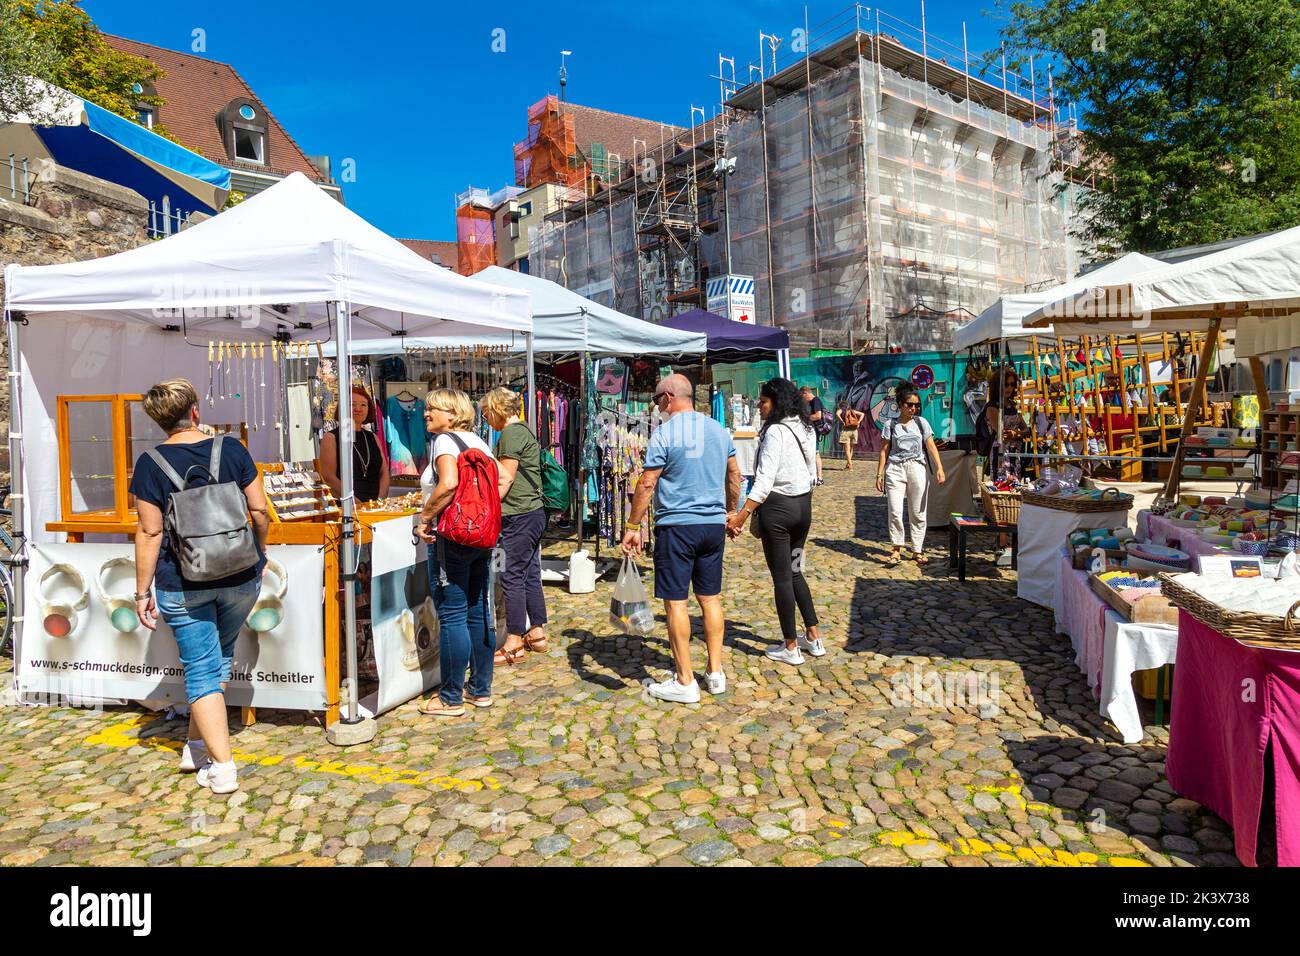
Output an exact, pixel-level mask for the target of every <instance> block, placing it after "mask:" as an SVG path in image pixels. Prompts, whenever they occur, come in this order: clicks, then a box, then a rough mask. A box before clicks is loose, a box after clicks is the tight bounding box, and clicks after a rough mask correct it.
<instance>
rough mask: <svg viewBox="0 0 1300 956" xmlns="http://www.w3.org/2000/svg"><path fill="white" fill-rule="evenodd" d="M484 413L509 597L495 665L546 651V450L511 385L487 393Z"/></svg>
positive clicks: (504, 583)
mask: <svg viewBox="0 0 1300 956" xmlns="http://www.w3.org/2000/svg"><path fill="white" fill-rule="evenodd" d="M480 405H481V406H482V408H483V416H484V417H485V418H486V419H487V423H488V424H489V425H491V426H492V430H493V431H497V432H500V433H501V436H500V437H499V438H498V439H497V448H496V457H497V465H498V467H499V468H500V469H501V475H500V479H499V483H498V487H499V489H500V491H501V539H500V547H501V550H502V551H504V552H505V569H504V570H503V572H502V574H501V589H502V591H503V592H504V594H505V600H506V643H505V646H503V647H502V648H501V650H499V651H497V652H496V656H495V657H494V658H493V663H495V664H518V663H519V662H520V661H522V660H523V659H524V651H525V648H526V649H527V650H530V651H537V652H542V651H545V650H546V629H545V625H546V621H547V617H546V598H545V596H544V595H543V594H542V558H541V551H540V548H541V543H542V535H543V534H545V533H546V508H545V506H544V501H543V497H542V448H541V445H539V444H538V443H537V437H536V436H535V435H534V434H533V431H532V429H531V428H529V427H528V426H527V425H526V424H524V421H523V419H522V418H521V417H520V407H519V405H520V398H519V396H518V395H516V394H515V393H514V392H512V391H511V390H510V389H508V388H494V389H493V390H492V391H490V392H488V393H487V394H486V395H485V396H483V399H482V401H481V402H480Z"/></svg>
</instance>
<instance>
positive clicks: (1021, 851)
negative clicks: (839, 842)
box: [876, 830, 1148, 867]
mask: <svg viewBox="0 0 1300 956" xmlns="http://www.w3.org/2000/svg"><path fill="white" fill-rule="evenodd" d="M876 839H877V840H878V841H879V842H880V844H881V845H882V846H892V847H898V848H899V849H902V848H903V847H905V846H917V847H921V846H936V847H938V848H939V849H940V850H942V851H943V852H944V855H945V856H951V855H953V854H956V855H958V856H984V855H986V854H989V853H991V854H993V856H994V857H995V858H997V859H999V860H1007V861H1010V862H1013V863H1028V864H1029V865H1031V866H1088V867H1090V866H1096V865H1097V863H1098V862H1099V861H1100V860H1101V857H1099V856H1098V855H1097V854H1095V853H1071V852H1069V851H1068V850H1053V849H1052V848H1051V847H1045V846H1042V847H1027V846H1018V847H1013V846H1012V845H1011V844H1009V843H988V842H986V841H984V840H977V839H974V838H971V839H969V840H967V839H963V838H961V837H958V838H957V839H955V840H953V842H952V843H948V842H946V841H944V840H932V839H930V838H929V837H923V836H918V835H917V834H915V833H913V832H912V831H910V830H890V831H888V832H886V833H880V834H877V836H876ZM1109 863H1110V865H1111V866H1147V865H1148V864H1147V863H1146V862H1144V861H1142V860H1136V859H1133V858H1131V857H1124V856H1112V857H1110V859H1109Z"/></svg>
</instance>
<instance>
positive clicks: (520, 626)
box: [497, 508, 547, 636]
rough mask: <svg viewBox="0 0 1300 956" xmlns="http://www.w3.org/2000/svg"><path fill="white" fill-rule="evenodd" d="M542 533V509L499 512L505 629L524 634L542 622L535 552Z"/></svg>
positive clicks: (543, 608)
mask: <svg viewBox="0 0 1300 956" xmlns="http://www.w3.org/2000/svg"><path fill="white" fill-rule="evenodd" d="M545 533H546V510H545V509H544V508H538V509H537V510H536V511H529V512H525V513H524V514H521V515H502V516H501V537H500V538H499V539H498V541H497V544H498V546H499V547H500V548H501V550H503V551H505V553H506V560H505V569H504V571H503V573H502V575H501V588H502V590H503V591H504V592H505V598H506V631H507V632H509V633H510V634H518V635H521V636H522V635H524V634H526V633H528V629H529V628H530V627H538V626H539V625H542V624H545V623H546V620H547V618H546V598H545V597H543V596H542V560H541V554H540V553H539V552H538V550H537V549H538V545H540V544H541V541H542V535H543V534H545Z"/></svg>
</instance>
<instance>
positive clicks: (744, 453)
mask: <svg viewBox="0 0 1300 956" xmlns="http://www.w3.org/2000/svg"><path fill="white" fill-rule="evenodd" d="M731 443H732V444H733V445H735V446H736V465H737V467H739V468H740V473H741V474H742V475H744V476H745V477H746V478H752V477H753V475H754V469H755V467H757V460H758V439H757V438H733V439H732V440H731Z"/></svg>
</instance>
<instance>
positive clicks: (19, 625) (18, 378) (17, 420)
mask: <svg viewBox="0 0 1300 956" xmlns="http://www.w3.org/2000/svg"><path fill="white" fill-rule="evenodd" d="M5 291H6V293H7V292H8V288H7V287H6V290H5ZM6 298H7V296H6ZM19 324H20V320H16V319H15V318H14V314H13V313H12V312H11V311H9V307H8V304H7V303H6V305H5V338H6V342H7V345H8V348H9V419H10V425H9V492H10V502H11V503H10V508H11V509H12V511H13V526H14V534H13V539H14V553H13V554H12V555H10V557H9V567H10V570H11V572H12V577H13V602H14V612H15V613H13V614H12V618H13V647H12V650H13V656H14V666H15V670H17V668H18V667H20V666H21V664H22V657H21V656H20V654H19V650H18V645H19V644H20V643H21V641H22V637H23V621H24V620H25V618H26V614H27V607H26V605H27V602H26V599H25V597H24V594H25V591H24V586H23V582H24V581H25V579H26V576H27V575H26V571H27V533H26V528H27V524H26V516H27V507H26V505H27V499H26V496H25V495H24V494H23V487H24V484H23V472H24V465H25V460H24V456H23V385H22V365H23V358H22V352H21V351H20V348H21V347H20V344H19V341H18V336H19V332H18V326H19Z"/></svg>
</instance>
